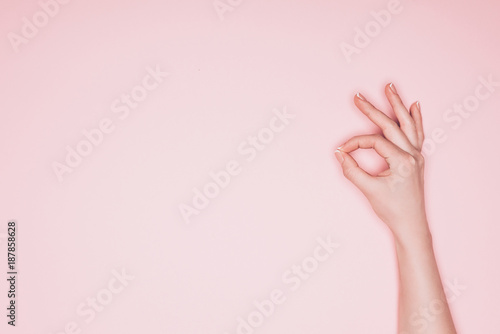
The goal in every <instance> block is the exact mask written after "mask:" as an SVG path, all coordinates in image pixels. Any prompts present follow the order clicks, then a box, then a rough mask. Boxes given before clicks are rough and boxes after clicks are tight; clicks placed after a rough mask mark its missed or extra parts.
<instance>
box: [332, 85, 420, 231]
mask: <svg viewBox="0 0 500 334" xmlns="http://www.w3.org/2000/svg"><path fill="white" fill-rule="evenodd" d="M385 94H386V96H387V99H388V100H389V103H390V104H391V106H392V109H393V110H394V113H395V115H396V117H397V119H398V122H399V125H398V123H396V122H395V121H393V120H392V119H391V118H389V117H388V116H387V115H386V114H384V113H383V112H381V111H380V110H378V109H377V108H375V107H374V106H373V105H372V104H371V103H370V102H368V101H367V100H366V99H365V98H364V97H363V96H362V95H361V94H359V93H358V94H357V95H356V96H355V98H354V103H355V104H356V106H357V107H358V108H359V110H361V112H363V113H364V114H365V115H366V116H367V117H368V118H369V119H370V120H371V121H372V122H373V123H375V124H376V125H377V126H379V127H380V129H381V130H382V133H383V135H378V134H377V135H362V136H355V137H353V138H351V139H349V140H348V141H347V142H346V143H344V144H343V145H342V146H340V147H339V148H338V149H337V151H335V156H336V157H337V160H338V161H339V162H340V164H341V165H342V170H343V172H344V175H345V177H346V178H347V179H349V180H350V181H351V182H352V183H354V185H356V186H357V187H358V188H359V189H360V190H361V191H362V192H363V194H364V195H365V196H366V197H367V198H368V200H369V202H370V204H371V205H372V207H373V210H374V211H375V213H376V214H377V215H378V216H379V217H380V218H381V219H382V220H383V221H384V222H385V223H386V224H387V226H388V227H389V228H390V230H391V231H392V232H393V234H394V235H395V236H396V237H397V238H405V237H406V236H407V235H413V236H414V235H415V234H421V235H427V234H428V225H427V220H426V215H425V201H424V158H423V156H422V154H421V153H420V151H421V149H422V144H423V141H424V132H423V127H422V116H421V113H420V104H419V103H418V102H416V103H413V104H412V105H411V107H410V109H409V111H408V109H406V107H405V106H404V104H403V102H402V101H401V99H400V97H399V95H398V93H397V91H396V89H395V87H394V85H393V84H388V85H386V87H385ZM358 148H364V149H369V148H373V149H374V150H375V151H376V152H377V153H378V154H379V155H380V156H381V157H383V158H384V159H385V161H386V162H387V164H388V168H387V169H386V170H384V171H383V172H382V173H380V174H378V175H376V176H372V175H370V174H368V173H367V172H365V171H364V170H363V169H361V168H360V167H359V166H358V164H357V163H356V161H355V160H354V158H353V157H352V156H351V155H350V154H349V153H351V152H353V151H355V150H357V149H358Z"/></svg>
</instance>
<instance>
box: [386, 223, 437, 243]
mask: <svg viewBox="0 0 500 334" xmlns="http://www.w3.org/2000/svg"><path fill="white" fill-rule="evenodd" d="M393 236H394V241H395V243H396V246H397V247H398V248H414V247H417V248H421V247H429V246H430V247H432V234H431V231H430V229H429V224H428V223H427V220H421V221H417V222H412V223H411V224H407V225H405V228H401V229H399V230H398V231H393Z"/></svg>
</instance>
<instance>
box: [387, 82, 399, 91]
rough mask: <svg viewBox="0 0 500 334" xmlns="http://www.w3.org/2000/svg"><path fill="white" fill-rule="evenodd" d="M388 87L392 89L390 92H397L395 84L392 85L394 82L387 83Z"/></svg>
mask: <svg viewBox="0 0 500 334" xmlns="http://www.w3.org/2000/svg"><path fill="white" fill-rule="evenodd" d="M389 88H390V89H391V90H392V92H393V93H394V94H397V93H398V92H397V90H396V86H394V84H393V83H392V82H391V84H390V85H389Z"/></svg>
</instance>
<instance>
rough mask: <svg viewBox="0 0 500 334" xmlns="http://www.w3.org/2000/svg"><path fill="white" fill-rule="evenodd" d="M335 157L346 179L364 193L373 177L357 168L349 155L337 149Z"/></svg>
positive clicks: (356, 164)
mask: <svg viewBox="0 0 500 334" xmlns="http://www.w3.org/2000/svg"><path fill="white" fill-rule="evenodd" d="M335 157H336V158H337V160H338V162H339V163H340V165H341V166H342V171H343V172H344V176H345V177H346V179H348V180H349V181H351V182H352V183H353V184H354V185H355V186H356V187H358V188H359V190H361V191H362V192H363V193H364V192H365V191H366V190H367V189H368V186H369V185H370V183H371V182H372V179H373V176H371V175H369V174H368V173H367V172H365V171H364V170H363V169H362V168H361V167H359V165H358V163H357V162H356V160H354V158H353V157H352V156H351V155H350V154H349V153H346V152H343V151H341V150H339V149H337V150H336V151H335Z"/></svg>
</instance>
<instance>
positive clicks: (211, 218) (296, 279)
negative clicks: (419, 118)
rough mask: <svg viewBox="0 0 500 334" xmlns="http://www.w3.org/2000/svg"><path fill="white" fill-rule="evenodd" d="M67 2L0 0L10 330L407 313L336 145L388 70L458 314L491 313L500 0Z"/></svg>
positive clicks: (489, 319) (214, 331)
mask: <svg viewBox="0 0 500 334" xmlns="http://www.w3.org/2000/svg"><path fill="white" fill-rule="evenodd" d="M54 1H55V0H53V1H52V2H51V1H49V0H42V2H41V3H42V4H46V3H51V4H52V5H44V7H45V10H46V11H48V12H50V14H51V16H50V15H48V14H43V12H41V10H42V7H41V5H40V4H39V3H38V2H37V1H32V0H29V1H23V2H21V3H20V2H17V1H12V0H2V2H1V4H0V31H1V35H2V36H4V38H3V39H2V41H1V42H0V48H1V52H0V70H1V72H0V73H1V79H0V89H1V96H2V98H1V99H0V110H1V113H2V122H0V133H1V140H0V150H1V151H0V152H1V153H2V163H1V164H0V203H1V208H2V210H0V223H1V225H0V243H1V244H0V249H1V250H0V268H2V274H0V275H5V276H6V271H7V269H6V265H7V254H6V252H7V251H6V233H7V222H8V221H9V220H15V221H16V222H17V224H18V230H17V238H18V252H17V257H18V260H17V261H18V268H17V269H18V272H19V276H18V282H17V283H18V286H17V289H18V296H17V319H16V325H17V326H16V328H12V327H11V326H8V325H7V318H6V317H5V314H6V310H5V309H6V307H7V303H8V300H7V297H6V293H7V290H8V286H7V281H6V280H5V279H2V280H0V282H1V283H0V296H2V297H1V298H0V304H1V305H2V306H1V309H2V310H4V311H2V312H3V313H2V317H1V319H3V320H2V321H1V323H0V328H1V329H0V331H1V332H2V333H11V332H12V333H14V332H15V333H46V334H49V333H51V334H55V333H58V334H59V333H89V334H91V333H172V334H177V333H200V334H224V333H228V334H233V333H259V334H260V333H262V334H266V333H287V334H294V333H297V334H299V333H301V334H302V333H395V332H396V301H397V291H396V283H397V276H396V267H395V258H394V252H393V248H392V247H393V246H392V242H391V238H390V235H389V234H388V231H387V229H386V228H385V227H384V226H383V224H382V223H381V222H380V221H379V220H378V218H377V217H376V216H375V215H374V214H373V213H372V211H371V209H370V207H369V205H368V204H367V201H366V200H365V199H364V198H363V197H362V196H361V194H360V193H359V191H358V190H357V189H355V187H354V186H352V185H351V184H350V183H349V182H348V181H347V180H345V179H344V177H343V175H342V173H341V172H340V168H339V166H338V164H337V162H336V161H335V160H334V157H333V149H334V148H335V147H337V146H338V145H340V144H342V142H343V141H345V140H346V139H347V138H349V137H350V136H351V135H354V134H362V133H366V132H372V131H375V128H374V127H373V125H371V124H370V122H369V121H368V120H367V119H365V118H364V116H363V115H362V114H361V113H360V112H358V111H357V110H356V108H355V107H354V105H353V103H352V97H353V96H354V94H355V93H356V92H357V91H361V92H362V93H363V94H364V95H365V96H366V97H367V98H369V99H371V100H372V101H373V102H374V103H375V104H376V105H378V106H380V107H381V108H385V109H383V110H387V106H388V104H387V102H386V101H385V99H384V96H383V87H384V85H385V84H386V83H387V82H390V81H392V82H394V83H395V85H396V86H397V89H398V91H399V92H400V93H401V95H402V97H403V98H404V100H405V102H406V103H407V105H409V104H410V103H411V102H413V101H415V100H417V99H418V100H419V101H421V105H422V112H423V116H424V126H425V131H426V135H427V137H428V138H430V139H431V141H428V142H427V152H426V156H427V184H426V185H427V199H428V216H429V219H430V224H431V228H432V231H433V234H434V240H435V243H436V253H437V257H438V262H439V264H440V269H441V274H442V277H443V280H444V281H445V286H446V287H447V293H448V297H449V298H450V299H449V300H450V305H451V308H452V312H453V315H454V318H455V321H456V324H457V327H458V329H459V331H460V332H461V333H499V332H500V314H499V313H500V312H499V311H500V309H499V307H498V300H499V298H500V285H499V284H498V282H499V279H500V277H499V276H500V275H499V274H500V273H499V269H498V254H499V253H500V243H499V242H498V235H499V232H500V225H499V224H498V223H499V220H498V199H499V196H498V189H499V188H500V177H499V176H498V175H499V174H498V170H499V168H500V161H499V156H498V145H497V143H498V142H499V140H500V131H498V126H499V125H500V116H499V110H500V86H499V84H498V82H500V68H499V65H498V64H499V63H498V59H499V56H500V43H498V36H497V35H498V31H499V28H500V21H498V13H499V11H500V3H498V2H496V1H483V2H476V3H473V2H471V1H440V2H435V1H410V0H402V1H401V2H400V3H398V2H397V1H396V2H395V1H376V2H374V1H356V2H353V1H335V2H334V1H301V2H298V1H295V2H288V1H263V0H260V1H255V0H254V1H237V0H232V1H229V0H221V1H216V2H215V3H212V1H211V0H209V1H150V2H141V1H131V0H127V1H108V2H104V3H103V2H97V1H67V2H68V3H64V4H63V1H62V0H60V2H57V3H56V2H54ZM55 4H59V5H57V6H56V5H55ZM214 4H215V5H217V6H218V7H215V5H214ZM382 10H385V11H384V12H381V11H382ZM377 13H378V14H377ZM384 13H385V14H387V13H389V16H388V15H385V16H384ZM24 18H26V19H24ZM377 19H378V21H377ZM34 22H35V23H36V24H37V25H39V27H37V26H36V25H34V24H35V23H34ZM378 22H380V23H378ZM32 24H33V26H31V30H30V25H32ZM370 29H371V30H370ZM363 30H364V31H367V32H368V34H369V35H371V37H370V36H369V35H367V36H368V37H366V36H365V38H363V36H361V35H360V33H359V31H363ZM355 43H357V44H355ZM346 45H349V46H347V49H348V50H351V54H350V56H346V53H345V50H346ZM354 48H355V50H356V51H353V50H354ZM342 50H344V51H342ZM167 73H168V74H167ZM488 78H490V80H492V81H494V82H496V86H495V84H493V85H492V84H489V85H485V84H484V81H485V80H486V81H487V80H488ZM478 86H481V87H480V88H477V87H478ZM478 94H479V95H478ZM457 104H458V105H465V107H466V109H463V111H461V112H460V111H459V110H458V109H456V108H457V107H456V105H457ZM450 108H451V110H450ZM467 108H468V109H467ZM468 110H470V111H468ZM96 129H98V130H96ZM84 133H86V134H84ZM433 133H434V135H433ZM86 136H87V137H90V139H87V137H86ZM255 138H257V139H255ZM72 150H75V152H76V153H74V152H73V153H71V154H69V153H68V152H70V151H72ZM78 150H79V151H78ZM78 152H80V153H81V154H79V153H78ZM365 153H366V154H365ZM68 154H69V156H70V157H68ZM75 154H79V156H80V158H78V157H76V156H75ZM82 155H83V156H82ZM358 156H359V159H360V161H361V162H362V163H363V164H364V165H367V164H371V166H368V167H367V168H368V169H370V168H376V164H377V163H378V160H376V161H377V163H376V164H375V165H373V163H372V162H373V161H374V160H373V159H372V158H374V155H373V154H369V153H368V152H363V153H362V154H359V155H358ZM66 159H68V161H69V162H68V161H66ZM63 165H64V166H65V167H61V166H63ZM54 166H57V167H54ZM54 168H57V169H58V171H59V172H55V169H54ZM61 168H62V169H61ZM221 171H222V172H221ZM224 171H225V172H224ZM214 175H215V176H214ZM214 178H216V179H217V182H218V184H217V183H216V182H214V180H213V179H214ZM198 191H200V192H201V193H203V192H204V191H206V193H207V194H209V197H212V198H203V196H201V195H199V194H198V195H196V194H197V192H198ZM193 201H196V206H197V207H195V206H193ZM188 206H189V207H190V209H186V208H187V207H188ZM180 209H182V210H184V212H185V214H184V216H183V215H182V214H181V212H180ZM186 210H188V211H186ZM186 212H188V213H186ZM186 216H189V217H188V218H187V219H186ZM328 240H329V241H328ZM332 245H335V247H333V246H332ZM294 265H296V266H299V267H300V268H301V269H302V276H300V275H299V274H297V271H293V269H292V268H294V267H293V266H294ZM295 268H297V267H295ZM307 271H309V272H307ZM266 300H267V301H266ZM92 305H93V306H92ZM243 322H244V323H245V324H243V325H242V323H243ZM252 324H253V325H252ZM241 326H243V327H241ZM249 326H250V327H249ZM238 327H241V328H240V330H239V331H238ZM244 327H247V328H246V331H245V330H244Z"/></svg>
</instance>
